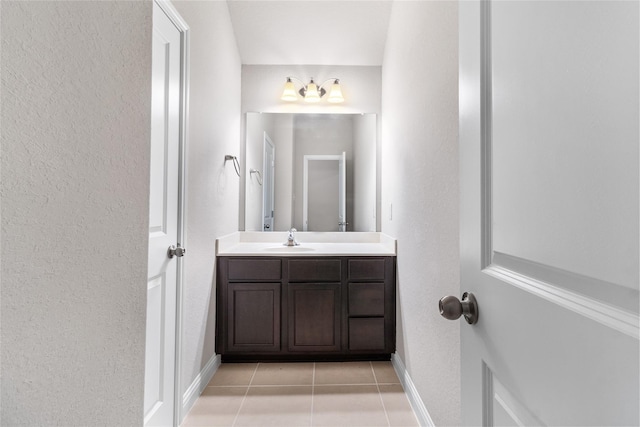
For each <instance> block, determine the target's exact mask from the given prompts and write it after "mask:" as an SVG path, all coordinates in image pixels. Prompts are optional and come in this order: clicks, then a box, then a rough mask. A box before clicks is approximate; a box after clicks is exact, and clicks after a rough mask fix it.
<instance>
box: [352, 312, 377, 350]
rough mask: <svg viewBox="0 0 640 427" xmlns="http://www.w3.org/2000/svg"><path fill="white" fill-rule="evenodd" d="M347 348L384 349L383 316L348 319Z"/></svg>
mask: <svg viewBox="0 0 640 427" xmlns="http://www.w3.org/2000/svg"><path fill="white" fill-rule="evenodd" d="M349 350H384V318H382V317H374V318H355V319H349Z"/></svg>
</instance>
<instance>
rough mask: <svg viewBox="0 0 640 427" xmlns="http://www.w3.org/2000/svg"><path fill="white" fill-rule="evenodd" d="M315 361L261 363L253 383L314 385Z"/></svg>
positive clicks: (253, 384)
mask: <svg viewBox="0 0 640 427" xmlns="http://www.w3.org/2000/svg"><path fill="white" fill-rule="evenodd" d="M312 384H313V363H260V364H259V365H258V369H257V370H256V374H255V375H254V376H253V381H251V385H252V386H255V385H312Z"/></svg>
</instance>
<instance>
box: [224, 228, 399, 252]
mask: <svg viewBox="0 0 640 427" xmlns="http://www.w3.org/2000/svg"><path fill="white" fill-rule="evenodd" d="M288 235H289V234H288V233H287V232H279V231H273V232H251V231H247V232H245V231H239V232H236V233H232V234H229V235H227V236H224V237H221V238H219V239H216V256H395V255H396V240H395V239H393V238H391V237H389V236H387V235H386V234H382V233H375V232H348V233H338V232H324V233H319V232H303V231H301V232H296V233H295V237H296V241H297V242H298V243H300V246H285V245H283V243H284V242H286V241H287V237H288Z"/></svg>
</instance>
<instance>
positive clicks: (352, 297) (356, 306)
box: [349, 283, 384, 316]
mask: <svg viewBox="0 0 640 427" xmlns="http://www.w3.org/2000/svg"><path fill="white" fill-rule="evenodd" d="M349 316H384V283H349Z"/></svg>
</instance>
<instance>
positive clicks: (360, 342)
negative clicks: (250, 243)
mask: <svg viewBox="0 0 640 427" xmlns="http://www.w3.org/2000/svg"><path fill="white" fill-rule="evenodd" d="M216 276H217V290H216V293H217V295H216V296H217V303H216V305H217V307H216V308H217V324H216V352H217V353H219V354H221V355H222V360H227V361H233V360H238V361H243V360H247V361H248V360H258V361H259V360H353V359H388V358H389V357H390V355H391V353H393V352H394V351H395V257H389V256H386V257H298V258H296V257H229V256H221V257H218V260H217V270H216Z"/></svg>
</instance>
